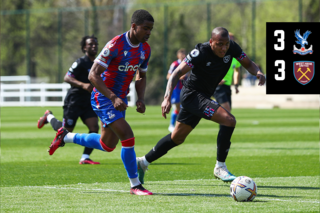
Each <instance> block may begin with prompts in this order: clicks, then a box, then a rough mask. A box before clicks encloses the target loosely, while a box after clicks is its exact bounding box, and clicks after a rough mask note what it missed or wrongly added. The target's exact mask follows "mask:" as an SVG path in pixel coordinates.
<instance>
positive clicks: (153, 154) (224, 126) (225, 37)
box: [137, 27, 265, 183]
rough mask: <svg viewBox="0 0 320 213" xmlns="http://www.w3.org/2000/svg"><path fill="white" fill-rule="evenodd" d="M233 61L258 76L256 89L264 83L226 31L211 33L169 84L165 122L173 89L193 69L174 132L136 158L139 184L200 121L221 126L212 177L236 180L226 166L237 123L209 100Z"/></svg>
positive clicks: (165, 106) (186, 85) (214, 102)
mask: <svg viewBox="0 0 320 213" xmlns="http://www.w3.org/2000/svg"><path fill="white" fill-rule="evenodd" d="M232 58H236V59H237V60H238V61H239V62H240V63H241V65H242V66H243V67H245V68H246V69H247V70H248V71H249V72H250V73H251V74H253V75H255V76H257V78H258V79H259V85H263V84H264V83H265V77H264V75H263V73H262V72H261V71H260V70H259V68H258V67H257V66H256V64H255V63H254V62H252V61H251V60H250V59H249V58H248V57H247V56H246V54H245V53H244V52H243V51H242V49H241V48H240V46H239V45H238V44H237V43H235V42H234V41H232V40H230V39H229V33H228V31H227V29H225V28H223V27H217V28H215V29H213V31H212V35H211V39H210V41H209V42H206V43H202V44H197V45H196V47H195V49H193V50H192V51H191V52H190V53H189V54H188V55H187V57H186V58H185V59H184V61H183V62H181V64H180V65H179V66H178V67H177V68H176V69H175V71H174V72H173V74H172V75H171V77H170V79H169V81H168V84H167V89H166V93H165V95H164V101H163V102H162V104H161V108H162V116H163V117H164V118H166V114H168V113H169V112H170V108H171V102H170V101H171V94H172V91H173V88H174V87H175V86H176V84H177V82H178V80H179V78H180V77H181V76H182V75H184V74H186V73H187V72H189V71H190V70H191V69H192V72H191V75H190V77H189V78H188V80H187V81H186V82H185V84H184V86H183V88H182V91H181V96H180V99H181V105H182V107H181V110H180V113H179V115H178V118H177V124H176V126H175V129H174V130H173V132H172V133H170V134H168V135H167V136H165V137H163V138H162V139H161V140H160V141H159V142H158V143H157V144H156V146H155V147H153V149H151V150H150V151H149V153H148V154H146V155H145V156H143V157H139V158H137V164H138V174H139V179H140V182H141V183H143V182H144V174H145V171H146V170H147V168H148V165H149V164H150V163H151V162H153V161H155V160H157V159H159V158H160V157H162V156H163V155H165V154H166V153H167V152H168V151H169V150H170V149H172V148H173V147H175V146H177V145H180V144H182V143H183V142H184V140H185V139H186V137H187V136H188V135H189V133H190V132H191V131H192V130H193V129H194V128H195V127H196V126H197V124H198V123H199V121H200V120H201V119H202V118H204V119H207V120H211V121H214V122H216V123H218V124H220V130H219V133H218V137H217V162H216V165H215V168H214V171H213V173H214V176H215V177H216V178H219V179H221V180H223V181H225V182H231V181H232V180H234V179H235V178H236V177H235V176H234V175H232V174H231V173H230V172H229V171H228V169H227V166H226V164H225V160H226V158H227V155H228V152H229V148H230V145H231V142H230V139H231V136H232V133H233V130H234V128H235V126H236V119H235V117H234V116H233V115H232V114H231V113H230V112H228V111H227V110H226V109H224V108H223V107H221V106H220V105H219V104H218V103H217V102H216V101H213V100H211V99H210V98H211V96H212V95H213V93H214V92H215V89H216V87H217V85H218V84H219V82H220V81H221V80H222V79H223V77H224V76H225V75H226V73H227V72H228V70H229V68H230V64H231V61H232Z"/></svg>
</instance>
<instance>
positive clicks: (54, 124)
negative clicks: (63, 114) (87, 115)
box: [50, 118, 62, 131]
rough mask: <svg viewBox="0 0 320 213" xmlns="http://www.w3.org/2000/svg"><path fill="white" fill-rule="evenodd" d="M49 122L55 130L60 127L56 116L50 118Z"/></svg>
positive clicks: (60, 123)
mask: <svg viewBox="0 0 320 213" xmlns="http://www.w3.org/2000/svg"><path fill="white" fill-rule="evenodd" d="M50 124H51V126H52V128H53V129H54V130H55V131H58V129H60V128H61V127H62V122H61V121H59V120H58V119H56V118H52V119H51V121H50Z"/></svg>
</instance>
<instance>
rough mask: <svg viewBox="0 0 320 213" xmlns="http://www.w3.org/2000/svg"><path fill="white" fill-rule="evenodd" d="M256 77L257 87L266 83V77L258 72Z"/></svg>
mask: <svg viewBox="0 0 320 213" xmlns="http://www.w3.org/2000/svg"><path fill="white" fill-rule="evenodd" d="M256 76H257V79H259V83H258V85H259V86H262V85H264V83H265V82H266V77H265V76H264V75H263V73H260V72H258V73H257V75H256Z"/></svg>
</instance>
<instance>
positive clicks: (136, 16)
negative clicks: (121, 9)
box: [131, 10, 154, 25]
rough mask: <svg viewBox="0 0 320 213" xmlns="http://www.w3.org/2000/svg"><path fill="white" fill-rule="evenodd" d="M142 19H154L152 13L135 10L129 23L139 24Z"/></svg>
mask: <svg viewBox="0 0 320 213" xmlns="http://www.w3.org/2000/svg"><path fill="white" fill-rule="evenodd" d="M144 21H152V22H154V19H153V17H152V15H151V14H150V13H149V12H148V11H146V10H136V11H135V12H134V13H133V14H132V17H131V24H133V23H135V24H136V25H141V24H142V23H143V22H144Z"/></svg>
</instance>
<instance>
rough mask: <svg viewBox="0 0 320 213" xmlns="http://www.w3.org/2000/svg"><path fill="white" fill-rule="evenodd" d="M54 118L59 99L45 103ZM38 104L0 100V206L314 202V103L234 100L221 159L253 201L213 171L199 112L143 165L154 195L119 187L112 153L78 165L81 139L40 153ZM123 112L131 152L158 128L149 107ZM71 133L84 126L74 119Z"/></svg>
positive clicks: (288, 206)
mask: <svg viewBox="0 0 320 213" xmlns="http://www.w3.org/2000/svg"><path fill="white" fill-rule="evenodd" d="M50 109H51V110H52V111H53V112H54V114H55V116H56V117H57V118H58V119H61V118H62V108H61V107H51V108H50ZM45 110H46V108H42V107H23V108H22V107H21V108H20V107H10V108H9V107H2V108H1V167H0V169H1V212H318V211H319V209H320V164H319V110H311V109H308V110H306V109H303V110H302V109H272V110H271V109H270V110H269V109H268V110H267V109H266V110H262V109H234V110H233V111H232V113H233V114H234V115H235V117H236V119H237V127H236V129H235V131H234V134H233V136H232V146H231V149H230V152H229V156H228V159H227V162H226V163H227V165H228V169H229V170H230V171H231V172H232V173H234V174H235V175H238V176H240V175H246V176H249V177H251V178H252V179H253V180H254V181H255V182H256V184H257V186H258V196H257V197H256V199H255V200H254V202H249V203H238V202H235V201H233V200H232V198H231V196H230V194H229V184H226V183H223V182H221V181H219V180H216V179H214V178H213V174H212V171H213V167H214V164H215V161H216V138H217V133H218V130H219V126H218V125H217V124H215V123H213V122H210V121H206V120H202V121H201V122H200V123H199V125H198V126H197V128H196V129H195V130H194V131H193V132H192V133H191V134H190V135H189V137H188V138H187V140H186V141H185V143H184V144H183V145H181V146H178V147H176V148H174V149H173V150H171V151H169V153H168V154H167V155H166V156H164V157H163V158H161V159H159V160H158V161H156V162H154V163H152V164H151V165H150V166H149V171H148V172H147V174H146V183H145V185H144V186H145V187H146V188H147V189H149V190H150V191H152V192H154V193H155V195H154V196H146V197H142V196H133V195H130V194H129V188H130V185H129V181H128V178H127V176H126V172H125V169H124V167H123V164H122V161H121V159H120V150H121V146H120V145H121V144H119V145H118V147H117V148H116V149H115V151H113V152H112V153H104V152H101V151H99V150H95V151H94V152H93V153H92V155H91V157H92V159H94V160H96V161H100V162H101V165H79V164H78V162H79V159H80V157H81V154H82V151H83V147H81V146H78V145H75V144H67V145H66V146H65V147H63V148H59V149H58V150H57V151H56V153H55V154H54V155H52V156H49V154H48V153H47V149H48V146H49V145H50V143H51V141H52V140H53V138H54V136H55V132H54V131H53V130H52V128H51V126H50V125H46V126H44V127H43V128H42V129H40V130H39V129H37V127H36V123H37V119H38V118H39V117H40V116H42V115H43V113H44V111H45ZM126 119H127V121H128V122H129V124H130V125H131V127H132V129H133V131H134V134H135V137H136V146H135V151H136V153H137V156H142V155H145V154H146V153H147V152H148V151H149V150H150V149H151V148H152V147H153V146H154V145H155V144H156V143H157V141H158V140H159V139H161V138H162V137H163V136H165V135H166V134H168V130H167V128H168V124H169V120H168V119H167V120H165V119H163V118H162V117H161V109H160V107H159V106H157V107H156V106H148V107H147V112H146V113H145V115H141V114H138V113H136V112H135V109H134V108H129V109H128V111H127V115H126ZM74 132H80V133H86V132H88V130H87V129H86V127H85V126H84V125H83V124H82V122H81V120H78V124H77V126H76V128H75V131H74Z"/></svg>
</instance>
